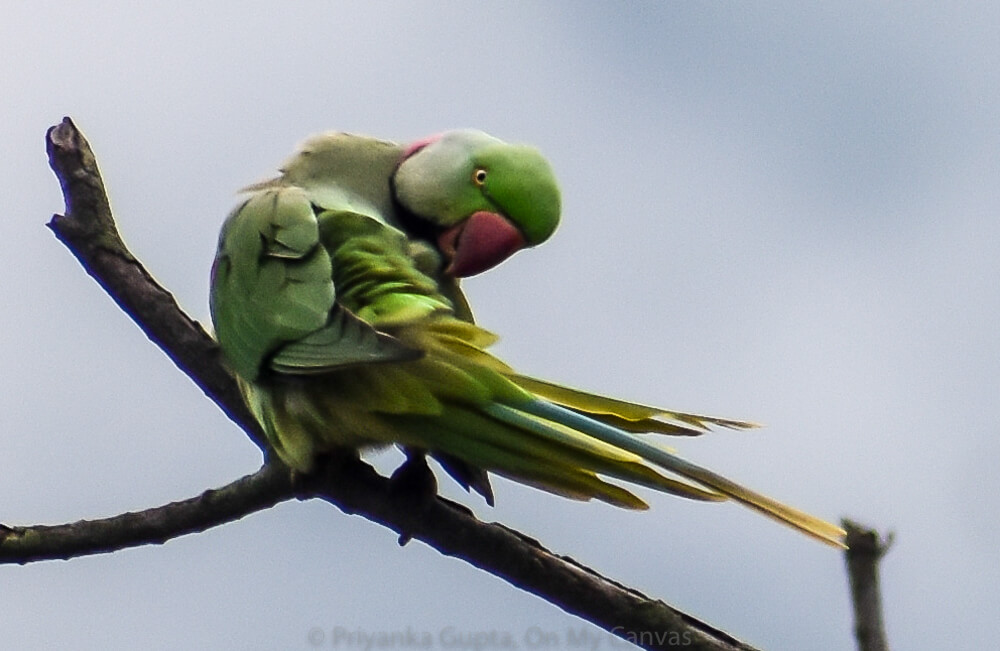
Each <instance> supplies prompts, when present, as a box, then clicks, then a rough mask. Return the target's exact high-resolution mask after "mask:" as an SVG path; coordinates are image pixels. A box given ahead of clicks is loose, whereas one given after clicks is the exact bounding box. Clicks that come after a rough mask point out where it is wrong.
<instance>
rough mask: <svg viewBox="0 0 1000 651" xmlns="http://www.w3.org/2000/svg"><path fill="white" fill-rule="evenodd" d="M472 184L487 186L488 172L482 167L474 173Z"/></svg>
mask: <svg viewBox="0 0 1000 651" xmlns="http://www.w3.org/2000/svg"><path fill="white" fill-rule="evenodd" d="M472 182H473V183H475V184H476V185H478V186H480V187H482V186H484V185H486V170H484V169H483V168H481V167H480V168H478V169H477V170H476V171H475V172H473V173H472Z"/></svg>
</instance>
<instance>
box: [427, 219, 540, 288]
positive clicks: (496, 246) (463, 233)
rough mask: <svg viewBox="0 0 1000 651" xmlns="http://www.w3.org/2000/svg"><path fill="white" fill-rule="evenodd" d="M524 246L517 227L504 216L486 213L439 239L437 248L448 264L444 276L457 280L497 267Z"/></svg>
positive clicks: (463, 222)
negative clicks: (453, 277)
mask: <svg viewBox="0 0 1000 651" xmlns="http://www.w3.org/2000/svg"><path fill="white" fill-rule="evenodd" d="M525 244H526V242H525V240H524V236H523V235H521V231H519V230H518V229H517V227H516V226H514V225H513V224H511V223H510V221H508V220H507V219H506V218H505V217H504V216H503V215H500V214H498V213H495V212H487V211H485V210H483V211H480V212H477V213H473V214H472V215H471V216H470V217H469V218H467V219H465V220H463V221H461V222H459V223H458V224H456V225H454V226H452V227H451V228H449V229H448V230H446V231H445V232H444V233H441V235H440V236H439V237H438V247H440V249H441V251H442V252H443V253H444V254H445V256H446V257H447V258H448V260H449V261H450V262H449V264H448V266H447V267H446V268H445V270H444V272H445V273H446V274H450V275H452V276H456V277H458V278H465V277H467V276H474V275H476V274H478V273H482V272H483V271H486V270H487V269H491V268H493V267H495V266H497V265H498V264H500V263H501V262H503V261H504V260H506V259H507V258H509V257H510V256H512V255H514V254H515V253H517V251H519V250H520V249H523V248H524V246H525Z"/></svg>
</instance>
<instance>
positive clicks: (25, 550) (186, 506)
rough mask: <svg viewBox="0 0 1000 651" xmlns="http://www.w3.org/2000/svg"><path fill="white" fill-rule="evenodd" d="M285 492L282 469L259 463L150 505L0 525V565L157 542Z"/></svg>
mask: <svg viewBox="0 0 1000 651" xmlns="http://www.w3.org/2000/svg"><path fill="white" fill-rule="evenodd" d="M291 495H292V486H291V482H290V474H289V472H288V469H287V468H282V467H281V466H278V465H273V466H272V465H265V466H263V467H262V468H261V469H260V470H258V471H257V472H255V473H254V474H252V475H247V476H246V477H242V478H240V479H237V480H236V481H234V482H232V483H231V484H228V485H226V486H223V487H222V488H217V489H213V490H208V491H205V492H204V493H202V494H201V495H199V496H197V497H192V498H190V499H187V500H184V501H182V502H171V503H170V504H165V505H164V506H160V507H157V508H155V509H146V510H145V511H138V512H133V513H123V514H121V515H116V516H114V517H111V518H104V519H102V520H80V521H78V522H73V523H70V524H61V525H55V526H46V525H35V526H31V527H6V526H2V525H0V563H20V564H22V565H23V564H25V563H30V562H33V561H44V560H52V559H60V558H61V559H67V558H75V557H77V556H87V555H89V554H103V553H107V552H113V551H117V550H119V549H124V548H126V547H136V546H138V545H149V544H162V543H164V542H166V541H167V540H170V539H171V538H176V537H178V536H182V535H184V534H189V533H197V532H200V531H204V530H205V529H209V528H211V527H214V526H217V525H220V524H225V523H226V522H232V521H233V520H238V519H239V518H242V517H243V516H245V515H248V514H250V513H254V512H256V511H260V510H261V509H267V508H270V507H272V506H274V505H275V504H277V503H279V502H284V501H285V500H287V499H289V498H290V497H291Z"/></svg>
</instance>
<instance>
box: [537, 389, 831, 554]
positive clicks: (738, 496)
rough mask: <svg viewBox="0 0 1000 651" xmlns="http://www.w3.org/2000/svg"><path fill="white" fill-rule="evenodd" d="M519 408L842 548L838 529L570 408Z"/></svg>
mask: <svg viewBox="0 0 1000 651" xmlns="http://www.w3.org/2000/svg"><path fill="white" fill-rule="evenodd" d="M518 407H519V409H521V410H522V411H524V412H527V413H529V414H533V415H535V416H538V417H539V418H543V419H546V420H549V421H552V422H555V423H561V424H563V425H565V426H567V427H570V428H572V429H575V430H577V431H579V432H583V433H585V434H588V435H590V436H593V437H594V438H596V439H598V440H600V441H603V442H605V443H608V444H609V445H613V446H615V447H617V448H620V449H622V450H627V451H629V452H632V453H634V454H637V455H639V456H640V457H642V458H643V459H646V460H648V461H649V462H651V463H654V464H656V465H657V466H659V467H661V468H664V469H665V470H669V471H670V472H673V473H676V474H677V475H680V476H681V477H685V478H687V479H690V480H693V481H695V482H698V483H699V484H702V485H704V486H706V487H708V488H711V489H713V490H715V491H718V492H720V493H722V494H724V495H726V496H728V497H730V498H732V499H734V500H736V501H737V502H739V503H741V504H743V505H745V506H748V507H750V508H752V509H754V510H756V511H759V512H761V513H763V514H764V515H767V516H769V517H771V518H773V519H775V520H777V521H779V522H782V523H784V524H787V525H790V526H792V527H793V528H795V529H798V530H799V531H801V532H803V533H805V534H807V535H809V536H812V537H814V538H816V539H818V540H820V541H822V542H825V543H827V544H829V545H833V546H835V547H843V546H844V542H843V539H844V536H845V535H846V533H845V532H844V530H843V529H841V528H840V527H838V526H836V525H833V524H830V523H829V522H826V521H824V520H821V519H819V518H816V517H814V516H811V515H809V514H808V513H804V512H802V511H799V510H798V509H795V508H792V507H790V506H786V505H785V504H782V503H780V502H778V501H776V500H773V499H771V498H769V497H766V496H764V495H761V494H760V493H757V492H754V491H752V490H750V489H748V488H745V487H743V486H740V485H739V484H737V483H735V482H733V481H731V480H729V479H726V478H725V477H723V476H721V475H719V474H717V473H714V472H712V471H710V470H707V469H705V468H702V467H701V466H698V465H695V464H693V463H690V462H688V461H685V460H683V459H681V458H679V457H677V456H675V455H673V454H670V453H669V452H666V451H665V450H662V449H660V448H658V447H656V446H654V445H651V444H650V443H648V442H646V441H643V440H642V439H640V438H638V437H635V436H632V435H630V434H629V433H628V432H623V431H620V430H617V429H615V428H614V427H611V426H609V425H607V424H605V423H602V422H599V421H596V420H594V419H591V418H588V417H587V416H584V415H582V414H579V413H577V412H575V411H573V410H571V409H567V408H565V407H562V406H559V405H555V404H552V403H549V402H546V401H544V400H533V401H530V402H529V403H527V404H525V405H518Z"/></svg>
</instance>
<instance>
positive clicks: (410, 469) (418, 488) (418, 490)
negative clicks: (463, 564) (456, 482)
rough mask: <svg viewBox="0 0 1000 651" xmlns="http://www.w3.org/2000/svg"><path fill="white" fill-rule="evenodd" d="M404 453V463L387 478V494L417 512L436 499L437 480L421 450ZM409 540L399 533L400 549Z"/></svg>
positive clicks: (406, 450)
mask: <svg viewBox="0 0 1000 651" xmlns="http://www.w3.org/2000/svg"><path fill="white" fill-rule="evenodd" d="M404 452H405V453H406V461H404V462H403V464H402V465H401V466H399V468H396V470H395V472H393V473H392V476H391V477H389V493H390V495H392V496H393V497H395V498H397V499H400V500H405V501H407V502H410V503H411V504H412V505H413V506H414V508H415V509H418V510H419V509H420V508H421V507H423V506H425V505H427V504H430V502H431V501H432V500H434V498H436V497H437V479H436V478H435V477H434V473H433V471H431V468H430V466H429V465H427V457H426V456H425V455H424V451H423V450H420V449H416V448H405V449H404ZM411 538H412V536H411V535H410V534H408V533H406V532H403V533H400V534H399V545H400V547H402V546H403V545H405V544H406V543H408V542H410V539H411Z"/></svg>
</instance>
